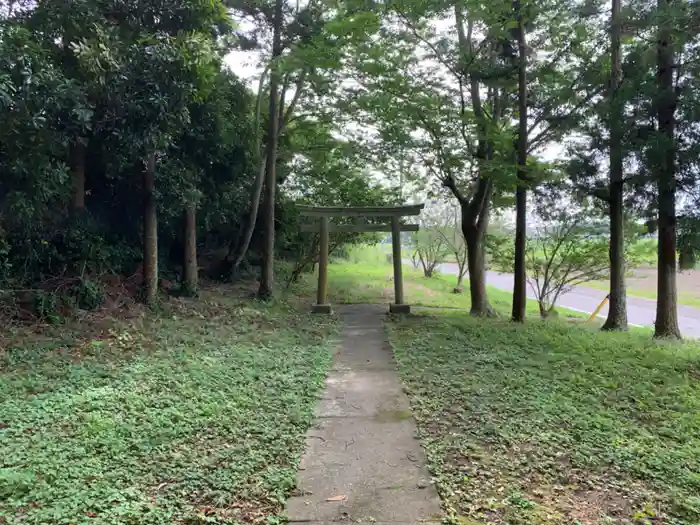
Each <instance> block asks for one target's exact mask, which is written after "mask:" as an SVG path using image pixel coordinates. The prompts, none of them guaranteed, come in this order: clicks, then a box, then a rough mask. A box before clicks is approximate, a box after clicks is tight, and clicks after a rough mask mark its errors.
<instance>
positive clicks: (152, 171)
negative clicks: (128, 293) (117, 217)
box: [143, 153, 158, 305]
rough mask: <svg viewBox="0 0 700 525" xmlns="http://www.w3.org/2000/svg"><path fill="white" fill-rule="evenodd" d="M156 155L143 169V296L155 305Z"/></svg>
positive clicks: (151, 155) (156, 234) (156, 259)
mask: <svg viewBox="0 0 700 525" xmlns="http://www.w3.org/2000/svg"><path fill="white" fill-rule="evenodd" d="M155 187H156V156H155V153H151V154H149V155H148V159H147V161H146V167H145V169H144V170H143V298H144V302H145V303H146V304H148V305H153V304H154V303H155V301H156V297H157V294H158V211H157V208H156V197H155Z"/></svg>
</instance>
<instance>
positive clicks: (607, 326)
mask: <svg viewBox="0 0 700 525" xmlns="http://www.w3.org/2000/svg"><path fill="white" fill-rule="evenodd" d="M621 35H622V20H621V0H612V11H611V23H610V64H611V66H610V69H611V71H610V85H609V91H608V104H609V106H608V107H609V109H608V111H609V119H608V121H609V124H608V126H609V129H610V145H609V149H610V183H609V196H608V199H607V201H608V209H609V215H610V295H609V298H610V304H609V307H608V317H607V319H606V320H605V323H604V324H603V330H626V329H627V294H626V291H625V239H624V201H623V199H624V180H623V179H624V177H623V151H622V137H623V130H622V120H623V103H624V102H623V101H622V97H621V93H620V81H621V75H622V64H621V53H622V46H621Z"/></svg>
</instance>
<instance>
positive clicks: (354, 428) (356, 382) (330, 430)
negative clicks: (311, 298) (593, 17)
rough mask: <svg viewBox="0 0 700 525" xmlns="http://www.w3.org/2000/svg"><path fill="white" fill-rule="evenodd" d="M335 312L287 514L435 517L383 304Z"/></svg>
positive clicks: (305, 518) (313, 519) (319, 519)
mask: <svg viewBox="0 0 700 525" xmlns="http://www.w3.org/2000/svg"><path fill="white" fill-rule="evenodd" d="M338 313H339V314H340V316H341V318H342V319H343V322H344V325H345V329H344V331H343V338H342V344H341V346H340V349H339V351H338V353H337V354H336V356H335V358H334V367H333V370H334V371H332V372H331V373H330V374H329V375H328V377H327V379H326V388H325V390H324V393H323V395H322V399H321V401H320V402H319V405H318V407H317V410H316V415H317V418H318V419H317V422H316V424H315V425H314V426H313V427H312V428H311V429H310V430H309V432H308V434H307V449H306V453H305V454H304V457H303V458H302V461H301V464H300V466H299V474H298V476H297V490H296V494H297V495H296V496H294V497H292V498H290V499H289V500H288V502H287V507H286V512H285V514H286V517H287V519H288V520H289V521H291V522H310V523H318V524H319V525H320V524H326V523H328V524H330V523H337V522H338V521H344V520H348V521H351V522H367V523H369V522H372V523H375V524H381V523H394V524H396V523H405V524H414V523H425V522H438V521H439V520H440V518H441V508H440V501H439V498H438V495H437V492H436V490H435V487H434V486H433V485H432V484H431V483H430V476H429V473H428V471H427V469H426V466H425V465H426V460H425V455H424V453H423V450H422V448H421V446H420V442H419V441H418V440H417V439H416V426H415V422H414V420H413V418H412V416H411V413H410V409H409V403H408V399H407V397H406V395H405V393H404V392H403V387H402V384H401V381H400V380H399V378H398V375H397V373H396V369H395V362H394V359H393V353H392V352H391V348H390V346H389V345H388V343H387V340H386V334H385V332H384V327H383V324H382V323H383V319H384V313H385V312H384V309H383V308H381V307H376V306H369V305H352V306H341V307H339V308H338Z"/></svg>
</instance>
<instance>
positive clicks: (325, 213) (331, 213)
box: [298, 204, 425, 314]
mask: <svg viewBox="0 0 700 525" xmlns="http://www.w3.org/2000/svg"><path fill="white" fill-rule="evenodd" d="M424 207H425V204H414V205H410V206H393V207H389V206H387V207H384V206H371V207H365V208H343V207H338V208H335V207H315V206H298V209H299V212H300V215H301V216H303V217H319V218H320V219H321V220H320V224H318V225H316V224H314V225H309V226H302V229H303V230H305V231H317V232H319V233H320V237H321V239H320V242H319V259H318V290H317V296H316V304H315V305H313V307H312V311H313V312H315V313H326V314H329V313H331V311H332V309H331V305H330V304H328V302H327V291H328V233H329V232H344V233H349V232H351V233H361V232H391V244H392V253H393V262H394V302H393V303H392V304H391V305H389V311H390V312H391V313H403V314H407V313H410V311H411V307H410V306H409V305H408V304H406V303H404V296H403V266H402V265H403V262H402V260H401V232H402V231H418V225H417V224H401V221H400V219H401V217H406V216H415V215H420V212H421V210H422V209H423V208H424ZM331 217H390V218H391V224H329V219H330V218H331Z"/></svg>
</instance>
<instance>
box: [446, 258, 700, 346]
mask: <svg viewBox="0 0 700 525" xmlns="http://www.w3.org/2000/svg"><path fill="white" fill-rule="evenodd" d="M439 269H440V271H441V272H442V273H447V274H454V275H456V274H457V265H456V264H451V263H446V264H441V265H440V267H439ZM486 283H487V284H489V285H490V286H494V287H496V288H500V289H502V290H508V291H512V290H513V275H512V274H508V273H498V272H487V276H486ZM527 292H528V297H531V298H534V294H533V293H532V290H531V289H530V287H529V285H528V290H527ZM606 295H607V294H606V292H604V291H602V290H596V289H595V288H587V287H585V286H576V287H574V288H573V289H572V290H571V291H569V292H567V293H565V294H563V295H562V296H561V297H560V298H559V301H557V304H558V305H559V306H561V307H563V308H569V309H571V310H578V311H581V312H585V313H589V314H590V313H593V311H594V310H595V309H596V308H597V307H598V305H599V304H600V302H601V301H602V300H603V299H605V296H606ZM607 314H608V307H607V305H606V306H605V307H603V309H602V310H601V311H600V313H599V314H598V316H599V317H602V318H605V317H607ZM627 319H628V321H629V323H630V324H635V325H638V326H649V327H653V326H654V319H656V301H654V300H652V299H644V298H641V297H631V296H627ZM678 324H679V325H680V328H681V332H682V334H683V335H684V336H685V337H697V338H700V308H693V307H691V306H682V305H679V306H678Z"/></svg>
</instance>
